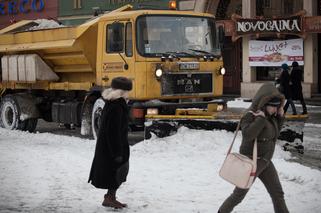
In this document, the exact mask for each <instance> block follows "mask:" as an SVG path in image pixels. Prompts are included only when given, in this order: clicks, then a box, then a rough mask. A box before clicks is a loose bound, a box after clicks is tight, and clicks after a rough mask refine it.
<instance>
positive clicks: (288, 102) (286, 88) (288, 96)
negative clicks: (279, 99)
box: [280, 64, 297, 115]
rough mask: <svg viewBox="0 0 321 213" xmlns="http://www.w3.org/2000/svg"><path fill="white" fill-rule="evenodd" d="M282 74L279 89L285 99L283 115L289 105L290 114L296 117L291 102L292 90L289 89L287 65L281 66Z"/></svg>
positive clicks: (289, 80)
mask: <svg viewBox="0 0 321 213" xmlns="http://www.w3.org/2000/svg"><path fill="white" fill-rule="evenodd" d="M281 67H282V72H281V75H280V87H281V92H282V93H283V94H284V96H285V98H286V104H285V106H284V113H286V111H287V110H288V107H289V105H291V108H292V114H293V115H296V114H297V113H296V108H295V105H294V103H293V100H292V89H291V86H290V84H291V78H290V74H289V66H288V65H287V64H282V66H281Z"/></svg>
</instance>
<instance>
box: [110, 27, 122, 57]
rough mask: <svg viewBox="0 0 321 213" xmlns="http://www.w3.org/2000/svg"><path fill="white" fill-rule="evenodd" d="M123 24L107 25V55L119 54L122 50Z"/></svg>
mask: <svg viewBox="0 0 321 213" xmlns="http://www.w3.org/2000/svg"><path fill="white" fill-rule="evenodd" d="M123 32H124V24H122V23H113V24H111V25H107V45H106V51H107V53H119V52H123V50H124V36H123V34H124V33H123Z"/></svg>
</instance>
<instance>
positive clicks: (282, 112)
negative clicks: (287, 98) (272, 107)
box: [278, 106, 284, 117]
mask: <svg viewBox="0 0 321 213" xmlns="http://www.w3.org/2000/svg"><path fill="white" fill-rule="evenodd" d="M278 115H279V116H281V117H283V116H284V109H283V107H282V106H281V107H279V109H278Z"/></svg>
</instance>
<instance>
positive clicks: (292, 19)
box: [224, 11, 305, 41]
mask: <svg viewBox="0 0 321 213" xmlns="http://www.w3.org/2000/svg"><path fill="white" fill-rule="evenodd" d="M304 15H305V11H300V12H298V13H296V14H294V15H292V16H289V17H279V18H255V19H254V18H243V17H241V16H239V15H237V14H233V15H232V21H227V22H224V27H225V28H226V29H225V32H227V34H228V35H232V40H233V41H236V40H237V39H238V38H240V37H242V36H245V35H256V37H260V35H261V34H274V35H277V36H279V35H281V34H291V35H296V36H300V37H305V30H304V25H303V23H304V19H305V17H304Z"/></svg>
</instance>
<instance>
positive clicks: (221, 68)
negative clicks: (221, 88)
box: [218, 67, 226, 75]
mask: <svg viewBox="0 0 321 213" xmlns="http://www.w3.org/2000/svg"><path fill="white" fill-rule="evenodd" d="M225 73H226V70H225V68H224V67H220V69H219V71H218V74H219V75H225Z"/></svg>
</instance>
